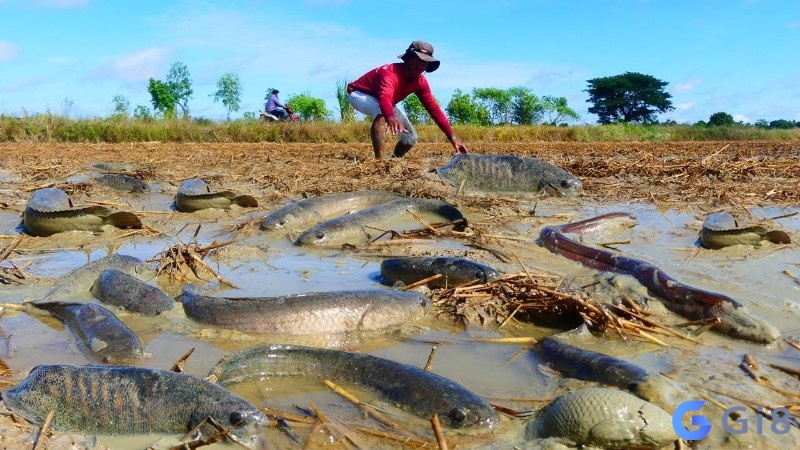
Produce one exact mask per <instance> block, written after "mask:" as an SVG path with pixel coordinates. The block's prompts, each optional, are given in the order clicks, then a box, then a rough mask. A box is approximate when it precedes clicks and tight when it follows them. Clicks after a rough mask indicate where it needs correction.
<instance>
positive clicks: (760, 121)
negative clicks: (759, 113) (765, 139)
mask: <svg viewBox="0 0 800 450" xmlns="http://www.w3.org/2000/svg"><path fill="white" fill-rule="evenodd" d="M754 125H755V126H756V127H757V128H769V122H767V119H758V120H756V123H755V124H754Z"/></svg>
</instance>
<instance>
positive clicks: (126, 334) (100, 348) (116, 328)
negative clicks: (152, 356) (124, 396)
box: [31, 302, 147, 365]
mask: <svg viewBox="0 0 800 450" xmlns="http://www.w3.org/2000/svg"><path fill="white" fill-rule="evenodd" d="M31 304H32V305H33V306H35V307H36V308H39V309H44V310H46V311H49V312H50V314H52V315H54V316H55V317H57V318H58V319H59V320H61V321H62V322H64V323H65V324H67V327H69V329H70V330H71V331H72V332H73V333H74V334H75V335H76V336H78V338H80V340H81V343H83V345H84V347H85V348H86V349H87V350H88V352H89V353H90V354H91V355H92V356H94V357H95V358H97V359H98V360H99V361H102V362H104V363H106V364H116V365H124V364H132V363H133V362H135V361H136V360H137V359H141V358H145V357H147V354H146V353H145V351H144V344H142V340H141V339H139V337H138V336H136V334H135V333H134V332H133V331H131V329H130V328H128V327H127V326H126V325H125V324H124V323H122V321H121V320H119V319H118V318H117V316H115V315H114V313H112V312H111V311H109V310H107V309H105V308H103V307H102V306H100V305H98V304H96V303H83V302H35V303H31Z"/></svg>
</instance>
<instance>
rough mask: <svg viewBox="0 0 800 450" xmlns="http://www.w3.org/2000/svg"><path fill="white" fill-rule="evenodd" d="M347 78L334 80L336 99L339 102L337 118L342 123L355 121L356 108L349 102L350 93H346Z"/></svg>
mask: <svg viewBox="0 0 800 450" xmlns="http://www.w3.org/2000/svg"><path fill="white" fill-rule="evenodd" d="M348 83H349V81H347V79H344V80H341V81H337V82H336V101H337V102H338V103H339V118H340V119H341V121H342V123H345V122H355V121H356V110H355V109H353V105H351V104H350V95H349V94H348V93H347V85H348Z"/></svg>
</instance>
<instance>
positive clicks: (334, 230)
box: [295, 198, 466, 246]
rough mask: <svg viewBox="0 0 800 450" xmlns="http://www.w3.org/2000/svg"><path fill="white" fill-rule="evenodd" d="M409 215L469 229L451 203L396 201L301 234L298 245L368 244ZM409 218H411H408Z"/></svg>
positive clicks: (430, 200) (422, 200) (342, 217)
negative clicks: (433, 216) (378, 234)
mask: <svg viewBox="0 0 800 450" xmlns="http://www.w3.org/2000/svg"><path fill="white" fill-rule="evenodd" d="M408 211H411V212H413V213H415V214H430V215H435V216H438V217H441V218H443V219H445V220H447V221H448V222H455V221H460V222H461V223H460V224H458V225H457V228H458V229H461V230H463V229H464V227H466V219H465V218H464V215H463V214H462V213H461V211H459V210H458V208H456V207H455V206H453V205H451V204H450V203H447V202H445V201H442V200H434V199H426V198H409V199H401V200H394V201H391V202H388V203H384V204H382V205H378V206H373V207H370V208H367V209H362V210H361V211H358V212H354V213H353V214H347V215H345V216H341V217H337V218H335V219H330V220H326V221H325V222H322V223H320V224H318V225H316V226H315V227H313V228H309V229H308V230H306V231H304V232H303V233H301V234H300V236H298V237H297V240H296V241H295V244H297V245H321V246H325V245H341V244H345V243H351V244H352V243H358V242H365V241H367V240H369V239H370V238H371V237H373V236H375V235H376V233H379V231H377V230H374V229H371V228H378V229H381V228H385V227H386V226H387V224H388V223H390V222H392V221H394V220H398V219H400V218H402V217H403V216H406V215H408ZM408 217H411V216H410V215H408Z"/></svg>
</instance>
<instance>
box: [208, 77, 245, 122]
mask: <svg viewBox="0 0 800 450" xmlns="http://www.w3.org/2000/svg"><path fill="white" fill-rule="evenodd" d="M213 97H214V101H215V102H216V101H218V100H222V106H224V107H225V110H226V111H227V116H226V119H227V121H228V122H230V121H231V111H239V108H240V107H241V104H242V83H241V82H240V81H239V75H237V74H235V73H230V72H228V73H226V74H224V75H222V76H221V77H219V80H217V92H215V93H214V94H213Z"/></svg>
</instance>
